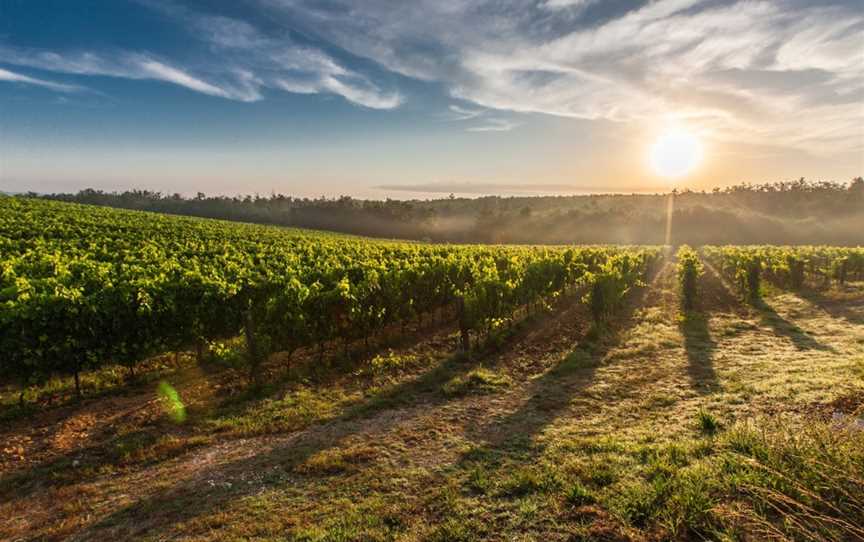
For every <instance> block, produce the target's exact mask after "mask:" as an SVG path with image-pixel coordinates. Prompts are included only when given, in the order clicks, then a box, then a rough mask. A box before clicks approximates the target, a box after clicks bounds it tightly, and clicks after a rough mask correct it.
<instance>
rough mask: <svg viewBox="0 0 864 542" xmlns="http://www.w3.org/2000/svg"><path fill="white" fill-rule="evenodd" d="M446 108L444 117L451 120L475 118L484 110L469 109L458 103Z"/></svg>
mask: <svg viewBox="0 0 864 542" xmlns="http://www.w3.org/2000/svg"><path fill="white" fill-rule="evenodd" d="M448 109H449V111H448V112H447V114H445V115H444V118H445V119H446V120H452V121H460V120H471V119H476V118H477V117H479V116H480V115H482V114H483V113H484V112H485V110H483V109H470V108H467V107H462V106H459V105H451V106H450V107H449V108H448Z"/></svg>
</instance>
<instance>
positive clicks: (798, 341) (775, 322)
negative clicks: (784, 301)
mask: <svg viewBox="0 0 864 542" xmlns="http://www.w3.org/2000/svg"><path fill="white" fill-rule="evenodd" d="M753 307H754V308H755V309H756V310H757V311H758V312H759V317H760V322H761V323H762V325H766V326H768V327H770V328H771V330H772V331H773V332H774V334H775V335H777V336H779V337H785V338H787V339H789V340H790V341H792V344H794V345H795V348H797V349H798V350H824V351H827V352H835V350H834V349H833V348H832V347H830V346H828V345H826V344H823V343H820V342H819V341H817V340H816V339H814V338H813V337H812V336H811V335H809V334H808V333H807V332H806V331H804V330H803V329H801V328H800V327H798V326H797V325H796V324H794V323H793V322H790V321H789V320H786V319H785V318H783V317H782V316H781V315H780V314H778V313H777V311H775V310H774V308H773V307H772V306H771V305H769V304H768V303H767V302H766V301H765V300H764V299H758V300H756V301H754V302H753Z"/></svg>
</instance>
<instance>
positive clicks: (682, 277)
mask: <svg viewBox="0 0 864 542" xmlns="http://www.w3.org/2000/svg"><path fill="white" fill-rule="evenodd" d="M677 258H678V264H677V267H676V270H677V274H678V288H679V289H680V292H681V308H682V309H684V311H685V312H690V311H692V310H694V309H695V308H696V302H697V298H698V296H699V284H698V281H699V277H701V276H702V274H703V273H704V272H705V271H704V268H703V266H702V261H701V260H700V259H699V254H697V253H696V251H695V250H693V249H692V248H690V247H689V246H687V245H683V246H681V248H679V249H678V253H677Z"/></svg>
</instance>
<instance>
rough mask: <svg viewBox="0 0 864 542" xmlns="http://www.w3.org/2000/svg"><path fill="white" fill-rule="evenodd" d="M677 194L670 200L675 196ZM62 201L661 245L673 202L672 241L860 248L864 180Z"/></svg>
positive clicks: (482, 236)
mask: <svg viewBox="0 0 864 542" xmlns="http://www.w3.org/2000/svg"><path fill="white" fill-rule="evenodd" d="M673 196H674V197H673ZM47 197H49V198H53V199H59V200H63V201H75V202H79V203H89V204H96V205H107V206H112V207H121V208H127V209H140V210H149V211H158V212H164V213H171V214H179V215H191V216H200V217H209V218H222V219H228V220H238V221H243V222H257V223H264V224H275V225H281V226H293V227H304V228H312V229H321V230H330V231H338V232H345V233H352V234H359V235H368V236H374V237H386V238H402V239H416V240H429V241H435V242H442V241H446V242H465V243H525V244H537V243H542V244H572V243H619V244H663V243H664V242H666V241H667V239H666V231H667V222H668V218H669V216H670V202H671V205H672V207H671V228H670V234H671V236H670V238H669V239H668V241H669V242H670V243H671V244H682V243H686V244H690V245H703V244H759V243H771V244H833V245H859V244H861V242H862V236H861V232H862V231H864V180H862V179H860V178H859V179H854V180H853V181H852V182H851V183H845V184H844V183H831V182H818V183H813V182H806V181H804V180H803V179H801V180H798V181H793V182H781V183H773V184H763V185H748V184H742V185H737V186H732V187H729V188H725V189H715V190H714V191H712V192H708V193H706V192H690V191H684V192H680V193H675V194H655V195H639V194H632V195H622V194H617V195H586V196H560V197H495V196H490V197H481V198H477V199H465V198H447V199H441V200H428V201H395V200H387V201H364V200H355V199H352V198H349V197H341V198H337V199H314V200H310V199H298V198H292V197H290V196H285V195H278V194H276V195H272V196H269V197H260V196H258V195H255V196H245V197H208V196H206V195H204V194H198V196H196V197H194V198H184V197H182V196H181V195H179V194H175V195H163V194H160V193H156V192H149V191H129V192H123V193H106V192H101V191H96V190H83V191H81V192H79V193H77V194H54V195H51V196H47Z"/></svg>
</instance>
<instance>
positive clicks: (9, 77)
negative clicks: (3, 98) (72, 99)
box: [0, 68, 86, 92]
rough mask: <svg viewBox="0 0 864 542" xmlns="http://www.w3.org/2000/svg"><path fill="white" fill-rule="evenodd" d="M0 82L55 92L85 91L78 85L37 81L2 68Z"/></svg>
mask: <svg viewBox="0 0 864 542" xmlns="http://www.w3.org/2000/svg"><path fill="white" fill-rule="evenodd" d="M0 81H9V82H12V83H20V84H24V85H34V86H37V87H44V88H48V89H51V90H54V91H57V92H81V91H82V90H86V89H85V88H84V87H81V86H78V85H67V84H65V83H56V82H54V81H48V80H45V79H38V78H36V77H30V76H27V75H22V74H20V73H15V72H11V71H9V70H4V69H2V68H0Z"/></svg>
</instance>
